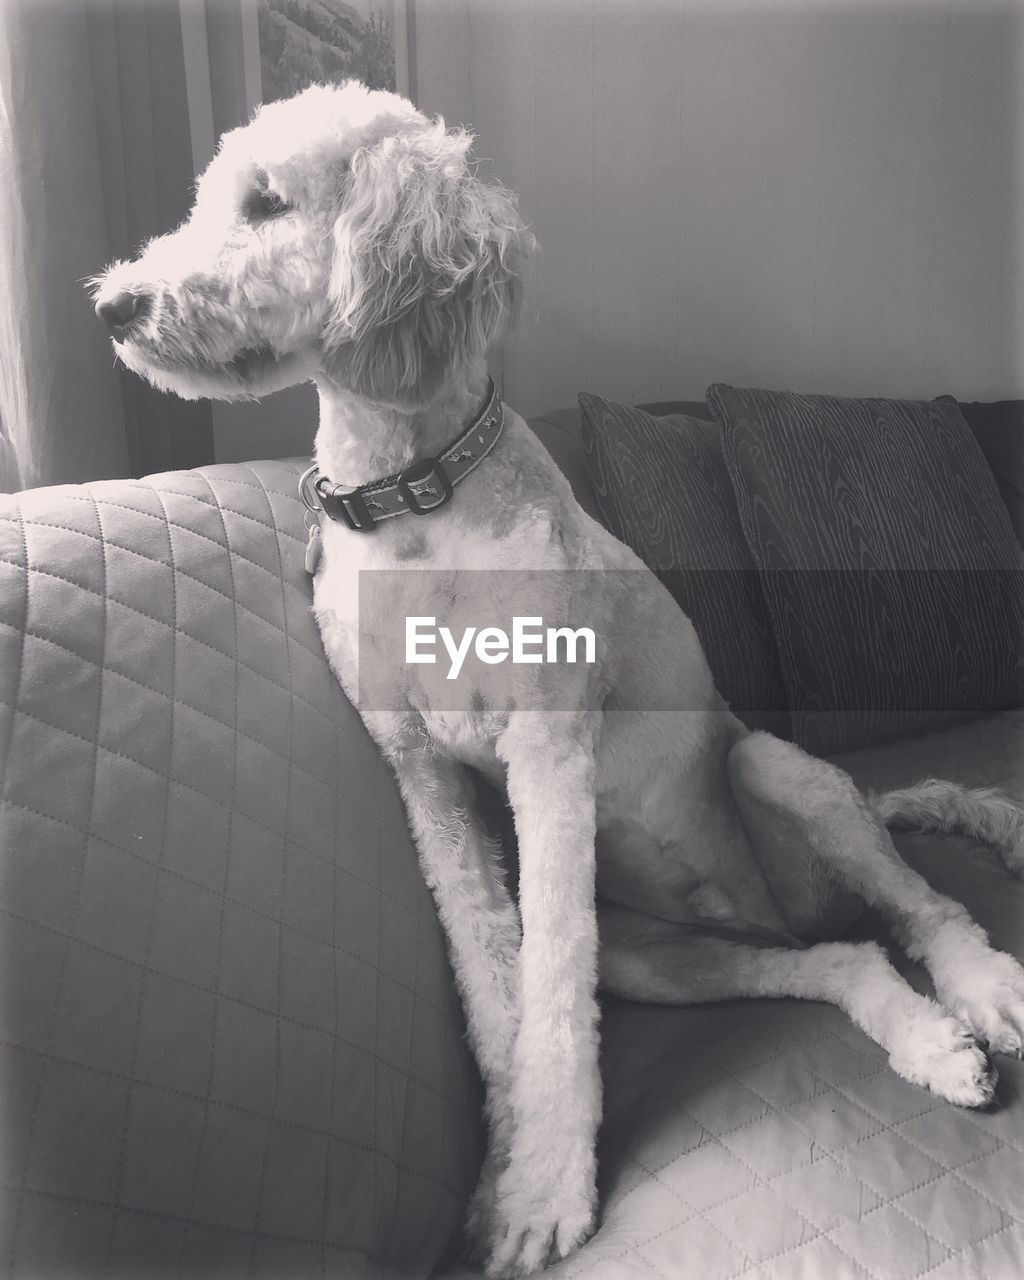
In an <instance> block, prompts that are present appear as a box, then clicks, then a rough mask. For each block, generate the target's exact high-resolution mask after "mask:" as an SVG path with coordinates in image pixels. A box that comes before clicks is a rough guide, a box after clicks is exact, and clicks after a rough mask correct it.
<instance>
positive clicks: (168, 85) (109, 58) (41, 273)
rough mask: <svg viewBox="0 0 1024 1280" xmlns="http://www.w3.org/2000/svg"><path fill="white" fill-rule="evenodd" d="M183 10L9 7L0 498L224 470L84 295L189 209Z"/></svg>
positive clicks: (130, 4) (0, 20)
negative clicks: (138, 372) (116, 346)
mask: <svg viewBox="0 0 1024 1280" xmlns="http://www.w3.org/2000/svg"><path fill="white" fill-rule="evenodd" d="M192 179H193V172H192V154H191V142H190V134H189V120H188V104H187V97H186V92H185V71H184V58H183V54H182V42H181V26H180V11H179V5H178V0H150V2H148V3H147V2H145V0H143V2H141V3H140V2H139V0H59V2H55V0H0V490H6V491H11V490H17V489H22V488H29V487H32V486H35V485H44V484H56V483H64V482H78V481H82V480H91V479H100V478H107V477H115V476H128V475H144V474H147V473H149V472H152V471H160V470H170V469H173V468H177V467H186V466H195V465H198V464H201V463H204V462H210V461H212V459H213V433H212V426H211V415H210V408H209V406H208V405H207V404H205V403H203V404H195V403H192V402H186V401H183V400H178V399H176V398H174V397H171V396H167V395H162V394H161V393H159V392H156V391H154V390H153V389H152V388H151V387H149V386H148V385H146V384H145V383H143V382H142V381H141V380H140V379H138V378H137V377H136V376H135V375H133V374H130V373H128V371H127V370H125V369H123V368H121V367H120V366H119V365H117V364H116V362H115V360H114V356H113V351H112V348H111V345H110V342H109V339H108V337H107V335H106V333H105V330H104V327H103V325H102V324H101V323H100V322H99V321H98V320H97V319H96V317H95V316H94V314H93V309H92V303H91V301H90V299H89V297H88V295H87V294H86V292H85V289H84V287H83V281H84V279H85V278H86V277H88V276H90V275H93V274H95V273H96V272H98V271H100V270H102V268H103V267H104V266H105V265H106V264H107V263H108V262H110V261H111V260H112V259H114V258H123V257H130V256H131V255H132V254H133V252H134V250H135V248H136V247H137V246H138V244H139V243H140V242H141V241H142V240H144V239H147V238H148V237H150V236H153V235H157V234H160V233H162V232H165V231H168V230H170V229H171V228H173V227H174V226H176V225H177V224H178V223H179V222H180V221H181V220H182V219H183V218H184V217H185V215H186V214H187V211H188V207H189V205H190V203H191V183H192Z"/></svg>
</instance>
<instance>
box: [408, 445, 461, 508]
mask: <svg viewBox="0 0 1024 1280" xmlns="http://www.w3.org/2000/svg"><path fill="white" fill-rule="evenodd" d="M398 492H399V493H400V494H401V495H402V497H403V498H404V499H405V505H406V506H407V507H408V508H409V510H410V511H411V512H412V513H413V515H417V516H425V515H427V514H428V513H429V512H431V511H436V510H437V509H438V507H443V506H444V504H445V503H446V502H447V501H448V500H449V498H450V497H451V496H452V482H451V481H450V480H449V479H448V474H447V472H446V471H445V469H444V463H443V462H442V461H441V459H440V458H424V459H423V460H422V461H420V462H414V463H413V464H412V466H411V467H406V469H405V470H404V471H403V472H402V474H401V475H400V476H399V477H398Z"/></svg>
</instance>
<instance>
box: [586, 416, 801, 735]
mask: <svg viewBox="0 0 1024 1280" xmlns="http://www.w3.org/2000/svg"><path fill="white" fill-rule="evenodd" d="M579 403H580V409H581V411H582V436H583V448H584V452H585V454H586V459H587V468H588V470H589V472H590V478H591V481H592V483H593V486H594V491H595V493H596V494H597V501H598V504H599V506H600V508H601V514H602V516H603V517H604V520H605V523H606V524H607V525H608V528H609V529H610V530H611V531H612V533H614V534H615V536H616V537H617V538H620V539H621V540H622V541H623V542H625V543H626V545H627V546H629V547H631V548H632V550H633V551H635V552H636V554H637V555H638V556H639V557H640V559H641V560H643V562H644V563H645V564H646V565H647V566H648V568H650V569H653V571H654V572H655V573H656V574H657V575H658V577H659V578H660V579H661V581H662V582H664V583H665V585H666V587H667V588H668V589H669V591H670V592H671V593H672V595H673V597H674V598H675V600H676V601H677V602H678V604H679V607H680V608H681V609H682V610H683V612H684V613H686V615H687V616H688V617H689V618H690V621H691V622H692V623H693V625H694V628H695V629H696V631H697V635H698V636H699V637H700V640H701V643H702V644H703V646H704V652H705V654H706V655H707V659H708V664H709V666H710V667H711V671H712V674H713V676H714V678H715V685H716V687H717V689H718V691H719V693H720V694H721V695H722V697H723V698H725V700H726V702H728V703H729V705H730V707H731V708H732V709H733V711H735V713H736V714H737V715H738V716H739V717H740V718H741V719H742V720H744V721H745V722H746V723H747V724H749V725H750V726H751V727H753V728H759V729H768V730H769V731H771V732H773V733H778V734H781V735H783V736H786V737H788V736H789V715H788V712H787V710H786V691H785V687H784V685H783V683H782V675H781V672H780V669H779V660H778V655H777V654H776V652H775V644H774V641H773V639H772V633H771V626H770V624H769V621H768V615H767V612H766V610H765V605H764V600H763V599H762V597H761V588H760V585H759V583H758V577H757V569H756V567H755V565H754V562H753V560H752V559H751V556H750V553H749V551H748V550H747V547H746V543H745V542H744V539H743V534H742V532H741V531H740V527H739V521H738V518H737V514H736V503H735V500H734V498H733V494H732V487H731V485H730V483H729V477H728V474H727V473H726V470H725V464H724V462H723V460H722V450H721V444H720V441H719V436H720V432H719V429H718V427H717V425H716V424H715V423H713V422H704V421H701V420H700V419H699V418H690V417H685V416H683V415H672V416H669V417H655V416H653V415H652V414H649V413H645V412H643V410H640V409H633V408H629V407H628V406H626V405H621V404H614V403H613V402H611V401H609V400H602V399H601V398H600V397H599V396H592V395H587V394H586V393H583V394H581V395H580V397H579Z"/></svg>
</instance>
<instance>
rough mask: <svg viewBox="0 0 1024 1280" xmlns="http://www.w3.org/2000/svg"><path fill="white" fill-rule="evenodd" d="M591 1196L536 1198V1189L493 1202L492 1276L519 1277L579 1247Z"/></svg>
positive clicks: (590, 1225) (587, 1229)
mask: <svg viewBox="0 0 1024 1280" xmlns="http://www.w3.org/2000/svg"><path fill="white" fill-rule="evenodd" d="M595 1201H596V1197H595V1196H594V1195H584V1196H571V1195H567V1194H566V1193H565V1192H564V1191H561V1192H557V1193H555V1194H553V1195H552V1196H550V1197H540V1196H538V1195H537V1194H536V1191H531V1192H529V1193H522V1192H517V1193H513V1194H512V1195H507V1196H503V1195H502V1194H501V1189H500V1184H499V1191H498V1196H497V1200H496V1204H495V1215H494V1219H493V1228H494V1230H493V1235H492V1243H491V1250H490V1256H489V1258H488V1260H487V1262H486V1265H485V1268H484V1269H485V1271H486V1273H487V1275H488V1276H489V1277H491V1280H522V1277H525V1276H532V1275H534V1274H535V1273H536V1272H538V1271H541V1270H543V1268H544V1267H547V1266H550V1265H551V1264H552V1263H554V1262H558V1261H560V1260H561V1259H562V1258H565V1257H567V1256H568V1255H569V1254H570V1253H572V1252H573V1250H574V1249H578V1248H579V1247H580V1245H581V1244H583V1243H584V1241H586V1240H587V1239H588V1238H589V1237H590V1235H591V1234H592V1232H593V1230H594V1218H595Z"/></svg>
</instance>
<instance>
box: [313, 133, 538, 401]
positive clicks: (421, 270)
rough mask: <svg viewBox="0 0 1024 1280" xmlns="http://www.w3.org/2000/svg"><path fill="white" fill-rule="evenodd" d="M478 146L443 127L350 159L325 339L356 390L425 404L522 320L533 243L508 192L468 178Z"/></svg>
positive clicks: (331, 364) (335, 370)
mask: <svg viewBox="0 0 1024 1280" xmlns="http://www.w3.org/2000/svg"><path fill="white" fill-rule="evenodd" d="M471 142H472V136H471V135H470V134H468V133H466V132H464V131H462V130H453V131H452V132H446V130H445V127H444V122H443V120H438V121H437V122H436V123H434V124H431V125H428V126H425V127H424V128H422V129H420V130H417V131H415V132H410V133H406V134H400V135H398V136H395V137H389V138H385V139H384V140H383V141H381V142H379V143H377V144H376V145H375V146H373V147H368V148H365V149H364V150H362V151H360V152H357V153H356V155H355V156H354V157H353V160H352V166H351V173H350V179H349V186H348V190H347V194H346V197H345V207H344V209H343V211H342V213H341V214H340V216H339V217H338V219H337V221H336V222H335V225H334V260H333V264H332V268H331V277H330V283H329V296H330V303H331V313H330V318H329V321H328V324H327V327H326V330H325V332H324V339H323V341H324V354H325V367H326V369H327V371H328V373H331V374H333V375H334V376H337V377H338V378H339V380H340V381H342V382H344V384H345V385H346V386H348V387H350V388H351V389H352V390H353V391H355V392H356V393H357V394H359V395H363V396H366V397H367V398H369V399H372V400H379V401H384V402H387V403H392V404H401V405H409V406H412V405H419V404H425V403H427V402H429V400H430V399H431V398H432V397H433V396H434V395H435V394H436V393H437V391H438V390H439V389H440V387H441V386H442V385H443V383H444V382H445V381H446V380H448V378H449V377H451V376H452V374H453V373H455V374H456V375H457V373H458V370H459V368H460V367H462V366H464V365H465V364H466V363H467V362H468V361H471V360H473V359H474V358H477V357H480V356H482V355H483V354H484V353H485V352H486V351H487V349H488V347H490V346H491V345H492V344H493V343H494V342H496V341H498V339H500V338H501V337H502V335H503V334H504V333H505V332H506V331H507V330H508V329H509V327H510V326H511V324H512V322H513V320H514V318H515V315H516V311H517V308H518V301H519V287H520V278H521V271H522V267H523V262H524V259H525V257H526V256H527V255H528V253H529V251H530V249H531V248H532V245H533V237H532V236H531V235H530V234H529V232H528V231H527V230H526V228H525V227H524V225H523V223H522V220H521V219H520V216H519V211H518V208H517V206H516V200H515V197H514V196H513V195H512V193H511V192H509V191H507V190H505V189H504V188H503V187H500V186H492V185H488V184H486V183H483V182H481V181H480V180H479V179H478V178H477V177H476V176H475V174H473V173H472V172H471V170H470V167H469V164H468V162H467V153H468V151H469V147H470V144H471Z"/></svg>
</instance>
